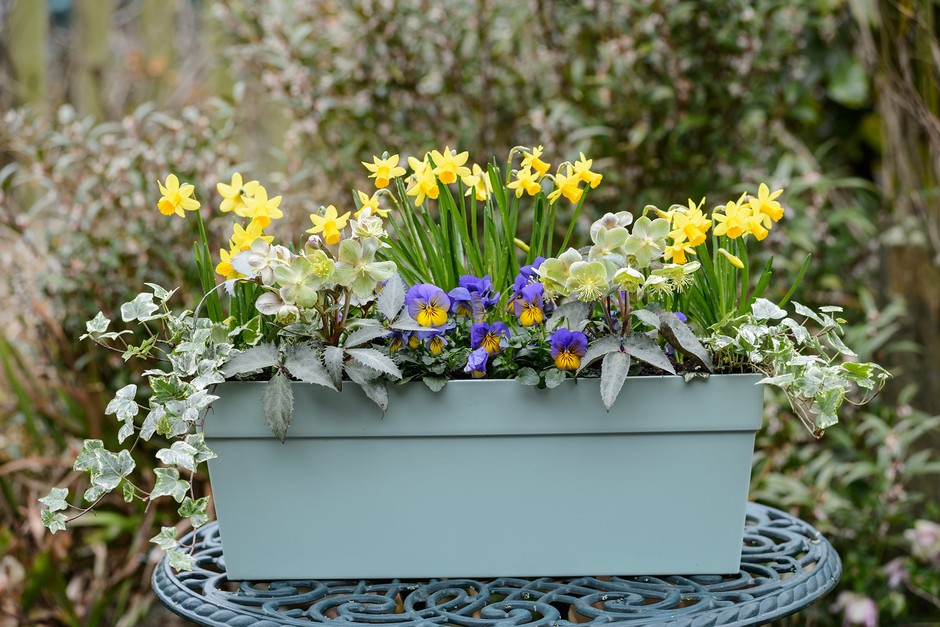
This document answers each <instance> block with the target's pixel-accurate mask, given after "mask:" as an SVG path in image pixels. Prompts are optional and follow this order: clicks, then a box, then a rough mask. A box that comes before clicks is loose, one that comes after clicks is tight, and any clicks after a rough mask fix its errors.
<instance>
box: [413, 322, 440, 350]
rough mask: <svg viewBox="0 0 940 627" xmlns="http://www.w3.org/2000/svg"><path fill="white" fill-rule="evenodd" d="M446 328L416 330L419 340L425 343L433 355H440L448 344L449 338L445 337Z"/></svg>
mask: <svg viewBox="0 0 940 627" xmlns="http://www.w3.org/2000/svg"><path fill="white" fill-rule="evenodd" d="M446 330H447V328H446V327H441V328H433V329H429V330H427V331H416V332H415V337H416V338H417V339H418V341H419V342H424V343H425V346H426V347H427V349H428V351H430V352H431V354H432V355H440V354H441V353H443V352H444V347H445V346H446V345H447V338H445V337H444V332H445V331H446Z"/></svg>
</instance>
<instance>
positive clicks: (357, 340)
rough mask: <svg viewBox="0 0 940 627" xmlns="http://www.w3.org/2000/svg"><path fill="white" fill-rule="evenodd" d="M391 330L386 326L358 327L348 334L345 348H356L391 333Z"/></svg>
mask: <svg viewBox="0 0 940 627" xmlns="http://www.w3.org/2000/svg"><path fill="white" fill-rule="evenodd" d="M390 333H391V331H389V330H388V329H386V328H384V327H369V328H365V329H356V330H355V331H353V332H352V333H350V334H349V335H347V336H346V341H345V342H343V346H344V347H345V348H355V347H356V346H362V345H363V344H366V343H368V342H371V341H372V340H377V339H379V338H381V337H385V336H387V335H389V334H390Z"/></svg>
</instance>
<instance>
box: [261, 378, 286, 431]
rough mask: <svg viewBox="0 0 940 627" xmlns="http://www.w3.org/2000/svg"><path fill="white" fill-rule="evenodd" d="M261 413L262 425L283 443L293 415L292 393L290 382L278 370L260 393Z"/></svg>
mask: <svg viewBox="0 0 940 627" xmlns="http://www.w3.org/2000/svg"><path fill="white" fill-rule="evenodd" d="M261 411H262V413H263V414H264V424H266V425H267V426H268V428H269V429H271V431H273V432H274V435H276V436H277V439H278V440H280V441H281V442H282V443H283V442H284V439H285V438H286V437H287V429H288V428H289V427H290V421H291V417H292V416H293V414H294V392H293V390H292V389H291V385H290V381H289V380H288V378H287V377H286V376H285V375H284V373H283V372H281V371H280V370H278V371H276V372H275V373H274V376H273V377H271V380H270V381H268V383H267V384H266V385H265V386H264V390H263V391H262V392H261Z"/></svg>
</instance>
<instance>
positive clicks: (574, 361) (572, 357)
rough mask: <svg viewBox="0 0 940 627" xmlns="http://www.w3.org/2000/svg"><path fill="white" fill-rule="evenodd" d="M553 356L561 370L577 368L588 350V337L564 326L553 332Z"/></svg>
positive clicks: (550, 338) (551, 338)
mask: <svg viewBox="0 0 940 627" xmlns="http://www.w3.org/2000/svg"><path fill="white" fill-rule="evenodd" d="M549 340H550V341H551V343H552V357H553V358H554V359H555V367H556V368H558V369H559V370H577V369H578V368H579V367H580V366H581V358H582V357H584V354H585V353H586V352H587V337H586V336H585V335H584V334H583V333H581V332H580V331H571V330H569V329H565V328H564V327H562V328H559V329H557V330H556V331H555V332H554V333H552V335H551V337H549Z"/></svg>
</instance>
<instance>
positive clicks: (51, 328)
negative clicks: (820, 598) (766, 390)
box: [0, 0, 940, 626]
mask: <svg viewBox="0 0 940 627" xmlns="http://www.w3.org/2000/svg"><path fill="white" fill-rule="evenodd" d="M937 17H938V16H937V7H936V5H935V3H934V2H929V1H928V0H900V1H898V0H892V1H887V0H850V1H846V0H752V1H743V0H722V1H691V0H688V1H687V0H655V1H654V0H649V1H642V2H619V1H613V0H608V1H605V0H581V1H577V0H567V1H564V2H560V1H558V2H553V1H543V0H527V1H523V2H520V1H518V0H516V1H508V0H472V1H471V0H463V1H457V0H446V1H439V2H430V1H426V0H396V1H392V0H355V1H349V2H346V1H340V0H333V1H330V0H308V1H306V2H294V1H290V0H215V1H210V0H201V1H200V0H114V1H111V0H46V1H45V2H43V1H41V0H3V1H0V29H2V39H0V41H2V50H0V51H2V54H0V107H2V109H3V113H2V121H0V263H2V267H3V268H4V271H3V273H2V275H0V298H2V301H3V303H4V304H3V308H2V309H0V381H2V384H0V420H2V429H0V490H2V492H3V496H4V499H3V501H2V504H0V626H6V625H17V624H30V625H60V624H61V625H124V626H130V625H135V624H166V623H165V622H164V621H166V620H169V619H167V618H165V617H164V616H157V617H155V614H154V608H153V600H152V596H151V595H150V594H149V574H150V569H151V568H152V566H153V564H154V562H155V560H157V559H158V558H159V555H157V554H156V553H155V552H153V551H151V548H150V547H151V546H152V545H148V543H147V539H148V538H150V537H151V536H152V535H154V534H155V531H154V527H159V525H160V522H161V520H162V516H163V512H161V511H160V510H159V508H152V509H150V510H148V511H146V512H144V511H143V510H142V509H140V508H137V507H136V506H129V505H126V504H124V503H123V502H120V501H115V502H114V503H112V504H111V505H112V506H111V507H110V508H109V511H108V513H107V514H99V515H97V516H95V517H92V518H89V519H87V520H85V521H84V522H85V524H84V525H83V526H82V527H81V528H76V529H75V530H74V531H71V532H69V533H67V534H57V535H56V536H50V535H47V534H45V533H43V529H42V527H41V525H40V523H39V516H38V506H37V503H36V498H37V497H39V496H41V495H42V494H44V493H45V492H46V491H47V490H48V486H49V485H50V484H53V483H55V484H58V485H66V484H76V483H77V482H79V481H80V480H81V478H80V477H78V476H76V475H75V474H73V473H72V472H71V470H70V467H71V463H70V462H71V459H72V457H71V456H72V454H73V453H72V452H73V451H74V449H75V448H76V446H77V443H78V442H79V441H80V439H81V438H83V437H104V438H105V439H108V438H113V437H114V433H113V432H112V431H113V430H112V429H111V428H110V427H111V425H110V422H109V421H108V419H105V418H104V417H103V407H104V405H105V403H106V402H107V400H108V398H110V396H109V394H110V392H111V391H112V390H114V389H116V388H117V387H119V386H121V385H124V384H126V383H127V382H128V381H129V380H130V379H131V378H132V377H133V374H132V373H130V372H129V371H128V370H126V369H124V368H123V366H122V362H121V359H120V357H119V356H117V355H114V354H108V353H105V352H104V351H103V350H95V349H93V348H91V347H90V345H84V344H81V343H79V342H78V339H77V338H78V336H79V335H80V334H81V333H82V332H83V331H84V321H85V320H87V319H89V318H91V317H93V316H94V315H95V313H96V312H97V311H98V310H99V309H104V312H105V314H106V315H110V314H111V313H113V310H114V309H116V308H117V307H118V306H119V305H120V303H122V302H124V301H125V300H129V299H130V298H132V297H133V296H134V295H135V294H136V293H137V291H138V288H139V287H140V286H141V285H142V283H143V282H144V281H151V282H156V283H160V284H162V285H165V286H168V287H173V286H177V285H178V286H181V287H182V291H183V293H184V294H186V293H189V294H191V295H192V294H195V293H196V292H198V281H197V279H196V275H195V268H194V267H193V266H192V265H191V264H190V262H189V261H188V260H189V259H190V258H191V246H192V241H193V239H194V236H195V233H194V231H193V229H194V223H192V222H191V221H190V222H184V221H181V220H175V219H173V220H169V219H166V218H164V217H163V216H161V215H160V214H159V213H158V212H157V211H156V210H155V201H156V198H157V190H156V179H157V178H163V177H164V176H165V174H166V173H167V172H168V171H171V170H172V171H174V172H177V173H178V174H179V175H180V176H181V178H183V179H185V180H188V181H192V182H193V183H195V184H196V187H197V196H198V197H199V198H200V199H201V200H202V201H203V204H204V207H205V209H206V213H205V217H206V218H207V220H208V224H209V228H210V230H211V229H212V220H211V219H210V210H211V207H213V206H216V205H217V203H218V200H219V199H218V198H217V197H216V196H215V192H214V186H215V182H216V181H218V180H222V179H225V180H227V179H228V176H229V174H230V173H231V171H232V170H233V169H235V168H238V169H240V170H241V171H242V172H243V173H246V174H250V176H251V177H252V178H260V179H261V180H262V181H264V182H265V184H266V185H267V186H268V188H269V189H271V190H277V191H276V192H275V193H283V194H284V196H285V200H284V203H283V205H282V207H284V208H285V213H286V214H287V219H286V220H284V224H283V225H282V229H283V231H282V232H281V235H283V236H284V237H294V235H295V234H296V233H297V232H298V231H297V228H298V227H299V225H301V224H302V223H305V222H306V219H307V218H306V216H307V214H308V213H309V212H310V211H312V210H314V209H315V208H316V207H317V206H319V205H320V204H330V203H335V204H337V205H340V204H344V203H345V204H348V200H347V199H349V198H350V196H349V193H350V191H349V190H350V189H351V188H352V187H354V186H355V187H364V186H365V185H366V177H365V174H366V173H365V171H364V170H362V169H361V168H360V166H359V163H358V162H359V161H360V160H367V159H369V158H370V157H371V156H372V155H373V154H381V153H382V152H383V151H384V150H389V151H390V152H401V153H403V154H406V155H407V154H418V153H420V152H423V151H424V150H427V149H430V148H432V147H435V148H440V147H441V146H443V145H444V144H449V145H450V146H455V145H456V146H459V147H460V148H461V149H467V150H470V151H471V153H472V155H474V157H475V158H476V159H478V160H483V159H485V158H486V157H488V156H490V155H496V156H497V157H499V158H500V159H502V158H504V156H505V155H506V154H507V153H508V151H509V149H510V148H511V147H512V146H514V145H517V144H524V145H534V144H544V145H545V147H546V153H547V154H548V155H549V156H551V157H554V159H555V160H556V161H558V160H561V159H571V158H573V157H576V156H577V152H578V151H584V152H585V153H587V154H588V155H589V156H590V157H593V158H594V159H595V165H596V166H597V168H598V169H600V170H601V171H602V172H603V173H604V175H605V182H604V185H602V186H601V188H599V190H598V192H597V193H596V194H592V198H591V205H592V208H591V210H590V211H586V212H585V215H584V216H583V218H582V219H583V221H584V223H583V224H580V225H579V226H580V228H581V233H582V236H583V234H584V232H585V231H586V227H587V226H588V225H589V224H590V222H591V221H592V220H593V219H595V218H596V217H598V216H599V215H601V214H602V213H603V212H604V211H607V210H613V211H617V210H624V209H627V210H631V211H633V212H634V213H637V212H639V211H640V210H641V209H642V207H643V206H644V205H645V204H646V203H653V204H658V205H660V206H668V205H669V204H672V203H674V202H678V203H685V201H686V199H687V198H689V197H691V198H693V199H696V200H698V199H699V198H701V197H702V196H707V197H708V199H709V204H713V203H717V202H718V201H722V202H723V201H724V200H726V199H727V198H736V197H737V196H738V195H739V194H740V192H741V190H742V189H744V188H747V189H751V190H753V189H755V188H756V183H757V182H760V181H767V182H768V183H770V184H772V188H777V187H785V188H786V190H787V192H786V194H785V196H784V198H785V199H786V201H787V206H788V213H787V217H786V225H785V227H784V228H783V229H779V230H777V229H775V230H774V231H773V232H772V234H771V236H770V238H769V239H768V240H767V242H765V244H766V245H765V246H764V247H763V250H764V251H765V252H766V253H767V254H773V255H774V256H775V263H776V266H777V267H778V268H780V272H779V273H778V276H782V275H785V274H786V273H787V270H793V269H795V268H796V267H797V266H798V264H799V263H800V262H801V261H802V258H803V256H804V255H805V254H806V253H807V252H809V253H812V254H813V256H814V263H813V265H812V267H811V270H810V272H809V275H808V277H807V280H806V281H805V282H804V285H803V287H802V289H801V294H799V295H798V300H801V301H804V302H807V303H808V304H819V303H835V304H839V305H842V306H843V307H845V308H846V317H847V318H849V320H850V326H849V334H850V335H851V338H850V339H851V342H850V344H851V345H852V346H857V347H859V348H860V350H859V353H860V356H861V358H863V359H878V360H884V361H885V362H887V363H888V364H890V365H891V367H892V369H893V371H894V372H895V374H896V377H897V378H896V380H895V381H894V382H892V384H891V386H890V389H888V390H886V393H885V394H884V395H883V398H881V399H880V400H879V401H878V402H876V403H875V404H873V405H872V406H869V407H866V408H864V409H863V410H862V411H847V412H846V413H845V415H844V416H843V417H842V425H841V426H840V427H839V428H837V429H833V430H832V431H831V432H830V433H828V434H827V435H826V437H825V438H823V439H822V440H820V441H815V440H813V439H812V438H811V437H810V436H809V435H808V434H807V433H805V432H804V431H803V429H802V427H801V426H800V424H799V421H798V420H796V419H795V417H794V416H792V415H790V409H789V407H788V406H787V405H786V404H785V401H782V399H777V398H775V397H768V400H769V402H768V404H767V417H766V423H765V424H766V428H765V429H764V431H763V432H762V433H761V434H760V436H759V446H758V451H757V453H756V465H755V470H754V480H753V486H752V498H755V499H757V500H760V501H762V502H764V503H767V504H770V505H776V506H778V507H782V508H784V509H787V510H789V511H791V512H794V513H796V514H799V515H801V516H804V517H807V518H809V519H811V520H813V521H814V522H815V524H817V526H818V527H819V528H820V529H821V530H823V531H824V532H825V533H826V534H827V536H828V537H829V538H830V539H831V540H832V541H833V543H834V544H835V545H836V548H837V549H838V550H839V552H840V554H841V555H842V557H843V560H844V564H845V575H844V577H843V580H842V583H841V584H840V587H839V590H838V591H837V593H836V594H834V595H832V596H831V597H830V598H829V599H827V600H826V601H824V602H823V603H821V604H820V605H819V606H818V607H816V608H814V609H813V610H812V611H811V612H808V613H805V614H803V615H802V616H801V617H799V618H798V619H793V623H792V624H794V625H795V624H800V625H805V624H817V625H838V624H842V623H843V622H845V623H847V624H853V623H854V624H874V622H873V621H875V620H876V619H877V618H879V617H880V620H881V622H882V624H899V623H907V622H916V621H929V620H932V619H933V620H936V619H937V617H938V616H940V598H938V597H940V575H938V572H940V539H938V538H940V536H938V535H936V534H937V533H938V531H937V528H936V527H931V526H930V524H934V525H935V524H937V523H940V507H938V505H937V500H938V496H940V481H938V476H940V462H938V461H937V460H936V455H935V453H934V451H935V450H936V447H937V446H938V445H940V426H938V419H937V418H934V417H932V416H933V415H935V414H940V394H938V393H937V390H938V389H940V380H938V378H940V363H938V362H940V332H938V330H940V271H938V268H940V255H938V253H940V200H938V195H937V191H938V188H937V179H938V175H940V171H938V164H940V150H938V148H940V122H938V116H940V91H938V90H940V87H938V66H940V62H938V59H940V44H938V42H940V36H938V31H937ZM215 235H216V237H217V238H218V245H219V246H220V247H221V246H222V245H223V244H224V242H223V241H222V235H221V234H220V233H216V234H215ZM786 288H787V286H785V285H783V284H780V285H777V286H776V289H777V290H778V291H779V290H786ZM779 293H781V294H782V291H781V292H779ZM781 402H783V403H784V404H781ZM919 520H920V521H922V522H920V523H918V522H917V521H919ZM924 521H926V522H924ZM931 533H933V534H934V535H931Z"/></svg>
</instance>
